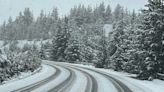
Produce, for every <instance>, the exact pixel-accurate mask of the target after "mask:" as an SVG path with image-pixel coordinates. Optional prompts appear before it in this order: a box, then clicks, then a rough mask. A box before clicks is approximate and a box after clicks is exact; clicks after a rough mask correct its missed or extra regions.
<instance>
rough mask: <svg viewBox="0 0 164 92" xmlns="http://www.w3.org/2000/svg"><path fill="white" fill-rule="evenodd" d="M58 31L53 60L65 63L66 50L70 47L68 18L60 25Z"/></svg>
mask: <svg viewBox="0 0 164 92" xmlns="http://www.w3.org/2000/svg"><path fill="white" fill-rule="evenodd" d="M57 27H58V30H57V33H56V36H55V38H54V39H53V41H52V44H53V45H52V60H54V61H57V60H58V61H65V56H66V55H65V53H64V52H65V50H66V48H67V46H68V40H69V37H70V32H69V29H68V18H66V17H65V19H64V22H63V23H58V26H57Z"/></svg>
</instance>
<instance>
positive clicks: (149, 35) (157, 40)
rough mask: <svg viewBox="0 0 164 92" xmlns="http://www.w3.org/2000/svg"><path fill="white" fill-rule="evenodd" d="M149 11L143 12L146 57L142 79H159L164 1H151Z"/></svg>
mask: <svg viewBox="0 0 164 92" xmlns="http://www.w3.org/2000/svg"><path fill="white" fill-rule="evenodd" d="M146 7H147V8H148V9H145V10H143V21H142V25H143V26H142V27H141V29H142V30H143V36H142V38H143V42H144V43H143V46H142V50H143V51H144V53H145V55H146V57H145V58H144V64H143V65H142V67H141V68H142V72H141V73H140V75H139V77H140V78H141V79H152V78H156V77H157V73H158V72H160V69H161V66H160V64H161V63H162V62H163V61H164V60H163V58H162V57H163V51H164V49H163V48H164V47H163V44H162V41H163V39H162V36H163V27H164V23H163V17H164V14H163V9H162V7H163V4H162V0H149V1H148V4H147V5H146Z"/></svg>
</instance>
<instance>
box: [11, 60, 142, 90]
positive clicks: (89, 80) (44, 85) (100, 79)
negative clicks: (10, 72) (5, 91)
mask: <svg viewBox="0 0 164 92" xmlns="http://www.w3.org/2000/svg"><path fill="white" fill-rule="evenodd" d="M43 63H44V64H46V65H48V66H51V67H53V68H54V70H55V71H54V73H52V74H51V76H48V77H47V78H44V79H42V80H40V81H38V82H36V83H32V84H30V85H27V86H24V87H22V88H19V89H16V90H13V91H12V92H135V91H132V90H131V89H130V88H129V87H128V86H126V85H125V84H124V83H123V82H121V81H120V80H118V79H116V78H115V77H113V76H111V75H110V74H108V73H106V72H102V71H98V70H94V69H92V68H87V67H82V66H76V65H72V64H68V63H59V62H53V61H44V62H43ZM40 77H42V76H40ZM140 92H141V91H140Z"/></svg>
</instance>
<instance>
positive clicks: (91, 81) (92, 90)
mask: <svg viewBox="0 0 164 92" xmlns="http://www.w3.org/2000/svg"><path fill="white" fill-rule="evenodd" d="M71 68H73V69H75V70H78V71H81V72H82V73H83V74H84V75H85V76H86V77H87V80H88V81H87V85H86V89H85V92H97V91H98V89H97V88H98V84H97V81H96V79H95V78H94V77H93V76H92V75H91V74H89V73H87V72H86V71H84V70H80V69H78V68H75V67H71Z"/></svg>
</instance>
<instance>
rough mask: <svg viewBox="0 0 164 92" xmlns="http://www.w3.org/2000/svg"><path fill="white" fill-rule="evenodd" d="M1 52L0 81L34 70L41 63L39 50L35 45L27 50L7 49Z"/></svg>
mask: <svg viewBox="0 0 164 92" xmlns="http://www.w3.org/2000/svg"><path fill="white" fill-rule="evenodd" d="M5 51H7V52H6V53H2V54H0V83H2V82H3V81H5V80H6V79H8V78H11V77H13V76H18V75H19V74H20V73H21V72H28V71H31V72H33V71H34V70H36V69H38V68H39V67H40V65H41V60H40V59H39V54H38V51H37V50H36V48H35V47H34V46H32V47H30V48H29V49H28V50H26V51H22V52H21V51H20V50H19V51H17V50H14V51H13V50H12V51H11V50H9V49H8V50H5Z"/></svg>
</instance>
